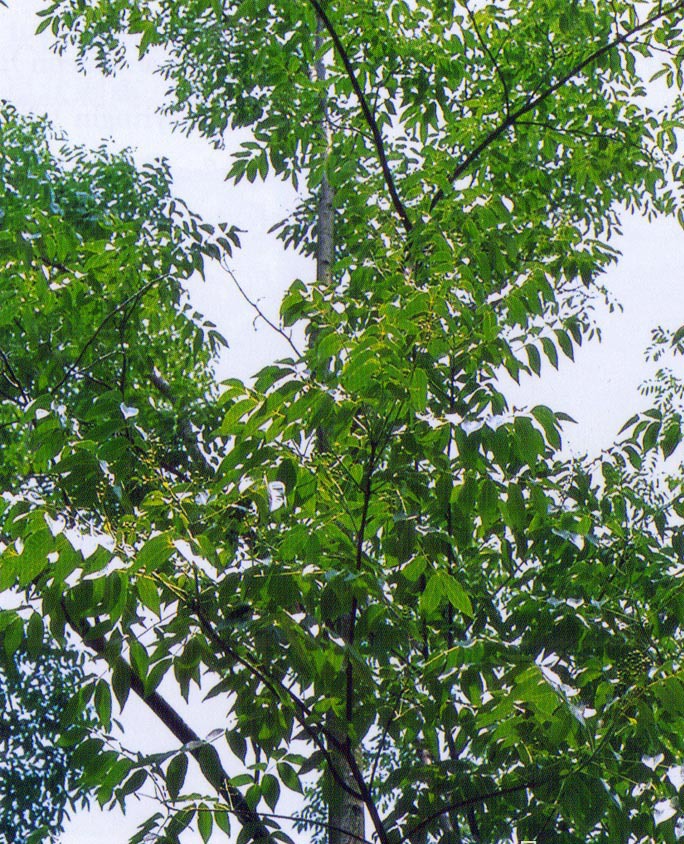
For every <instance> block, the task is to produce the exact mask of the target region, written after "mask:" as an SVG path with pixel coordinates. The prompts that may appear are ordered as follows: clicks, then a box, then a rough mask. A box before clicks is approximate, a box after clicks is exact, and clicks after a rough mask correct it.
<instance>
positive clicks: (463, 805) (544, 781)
mask: <svg viewBox="0 0 684 844" xmlns="http://www.w3.org/2000/svg"><path fill="white" fill-rule="evenodd" d="M552 777H553V775H552V774H551V773H549V772H548V771H547V772H545V773H544V775H543V777H542V776H539V777H538V778H536V779H534V778H533V779H529V780H525V781H524V782H520V783H516V784H515V785H509V786H507V787H506V788H495V789H492V790H491V791H485V792H483V793H482V794H478V795H476V796H473V797H465V798H464V799H463V800H455V801H454V802H453V803H449V804H447V805H446V806H443V807H442V808H441V809H437V810H436V811H434V812H431V813H430V814H429V815H428V816H427V817H425V818H423V820H422V821H420V822H419V823H417V824H416V825H415V826H412V827H411V828H410V829H409V830H407V831H406V833H404V837H405V838H406V839H409V838H411V837H412V836H414V835H415V834H416V833H417V832H421V831H422V830H424V829H425V828H426V827H428V826H429V825H430V824H431V823H432V822H433V821H436V820H438V818H441V817H442V815H446V814H448V813H450V812H457V811H458V810H459V809H467V808H469V807H470V806H475V805H476V804H477V803H483V802H484V801H485V800H491V799H492V798H494V797H505V796H506V795H508V794H517V792H519V791H525V790H527V789H528V788H535V787H536V786H539V785H548V783H549V781H550V780H551V779H552ZM563 778H564V777H563V776H561V777H560V779H563Z"/></svg>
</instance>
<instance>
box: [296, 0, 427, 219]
mask: <svg viewBox="0 0 684 844" xmlns="http://www.w3.org/2000/svg"><path fill="white" fill-rule="evenodd" d="M308 3H309V5H310V6H312V7H313V9H314V11H315V12H316V14H317V15H318V17H319V18H320V20H321V21H322V22H323V26H325V28H326V29H327V31H328V34H329V35H330V38H331V39H332V42H333V44H334V45H335V49H336V50H337V53H338V55H339V57H340V59H342V64H343V65H344V69H345V70H346V71H347V76H348V78H349V81H350V83H351V86H352V88H353V89H354V93H355V94H356V98H357V99H358V101H359V105H360V106H361V111H362V112H363V116H364V119H365V121H366V123H367V124H368V127H369V129H370V130H371V134H372V135H373V144H374V146H375V150H376V152H377V154H378V158H379V160H380V167H381V168H382V175H383V178H384V180H385V184H386V185H387V190H388V191H389V194H390V197H391V199H392V205H393V206H394V210H395V211H396V212H397V214H398V215H399V218H400V219H401V222H402V225H403V226H404V229H406V231H407V232H410V231H411V229H412V228H413V223H412V222H411V219H410V217H409V215H408V212H407V211H406V208H405V207H404V203H403V202H402V201H401V198H400V196H399V193H398V191H397V187H396V185H395V183H394V176H393V175H392V171H391V169H390V166H389V161H388V160H387V153H386V152H385V142H384V141H383V139H382V133H381V132H380V128H379V127H378V123H377V121H376V119H375V117H374V116H373V112H372V111H371V109H370V106H369V105H368V100H367V99H366V95H365V94H364V93H363V90H362V88H361V86H360V85H359V81H358V79H357V78H356V74H355V72H354V65H353V64H352V62H351V59H350V58H349V54H348V53H347V51H346V49H345V46H344V44H343V43H342V41H341V39H340V36H339V35H338V34H337V32H336V30H335V27H334V26H333V25H332V22H331V20H330V18H329V17H328V16H327V14H326V13H325V10H324V9H323V7H322V6H321V4H320V3H319V2H318V0H308Z"/></svg>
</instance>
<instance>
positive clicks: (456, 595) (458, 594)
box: [439, 572, 473, 618]
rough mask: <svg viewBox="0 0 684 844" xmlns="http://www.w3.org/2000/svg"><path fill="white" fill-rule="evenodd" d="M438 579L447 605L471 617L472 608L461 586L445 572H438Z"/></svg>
mask: <svg viewBox="0 0 684 844" xmlns="http://www.w3.org/2000/svg"><path fill="white" fill-rule="evenodd" d="M439 578H440V580H441V582H442V588H443V591H444V594H445V595H446V597H447V599H448V600H449V603H450V604H451V605H452V606H453V607H454V609H456V610H458V611H459V612H462V613H463V614H464V615H467V616H469V617H470V618H472V617H473V606H472V604H471V603H470V598H469V597H468V593H467V592H466V591H465V589H464V588H463V587H462V586H461V584H460V583H459V582H458V581H457V580H456V578H454V577H452V576H451V575H450V574H447V572H440V574H439Z"/></svg>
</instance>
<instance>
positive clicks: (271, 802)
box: [261, 774, 280, 811]
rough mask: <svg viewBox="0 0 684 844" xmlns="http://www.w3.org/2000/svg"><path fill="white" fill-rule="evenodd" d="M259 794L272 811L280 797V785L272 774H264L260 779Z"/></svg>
mask: <svg viewBox="0 0 684 844" xmlns="http://www.w3.org/2000/svg"><path fill="white" fill-rule="evenodd" d="M261 794H262V795H263V798H264V800H265V801H266V804H267V806H268V807H269V808H270V809H271V810H272V811H273V810H274V809H275V807H276V805H277V803H278V798H279V797H280V785H279V783H278V780H277V779H276V778H275V777H274V776H273V775H272V774H264V776H263V777H262V780H261Z"/></svg>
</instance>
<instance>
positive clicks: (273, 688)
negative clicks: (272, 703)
mask: <svg viewBox="0 0 684 844" xmlns="http://www.w3.org/2000/svg"><path fill="white" fill-rule="evenodd" d="M179 597H180V595H179ZM192 608H193V609H194V611H195V613H196V615H197V620H198V621H199V624H200V628H201V630H202V632H203V633H204V634H205V636H207V638H208V639H210V641H211V642H212V644H214V645H215V647H216V648H217V649H218V650H219V651H221V652H222V653H223V654H225V655H226V656H229V657H231V658H232V659H234V660H235V661H236V662H239V663H240V665H242V666H243V667H244V668H246V669H247V670H248V671H249V672H250V673H251V674H252V675H253V676H254V677H256V678H257V679H258V680H259V681H260V682H261V683H263V684H264V686H265V687H266V688H267V689H268V690H269V691H270V692H271V694H272V695H273V696H274V697H275V698H276V699H279V700H282V696H283V694H284V695H286V696H287V697H289V698H290V700H291V701H292V703H293V704H294V709H295V718H296V720H297V723H298V724H299V725H300V727H301V728H302V729H303V730H304V732H305V733H306V734H307V735H308V736H309V738H310V739H311V741H312V742H313V743H314V744H315V745H316V747H317V748H318V749H319V750H320V751H321V753H322V754H323V757H324V758H325V760H326V762H327V764H328V767H329V769H330V772H331V774H332V776H333V779H334V780H335V782H336V783H337V784H338V785H339V786H340V788H342V789H344V790H345V791H346V792H347V793H348V794H350V795H351V796H352V797H354V798H355V799H356V800H360V799H361V794H359V793H357V792H356V791H354V789H352V788H350V787H349V786H348V785H347V783H346V782H345V781H344V777H342V776H341V775H340V774H339V772H338V771H337V769H336V767H335V765H334V763H333V761H332V759H331V756H330V752H329V751H328V748H327V747H326V744H325V742H324V741H323V740H322V739H321V737H320V736H319V733H321V734H322V735H323V736H325V738H326V739H327V740H328V741H329V742H330V744H332V745H333V747H334V748H335V749H336V750H337V751H338V752H339V753H343V752H344V747H343V745H342V744H341V742H340V741H339V740H338V739H337V738H336V737H335V735H334V734H333V733H331V731H330V730H328V729H327V728H326V727H325V726H324V725H323V724H321V723H318V724H316V726H315V727H314V726H312V725H311V724H310V723H309V721H308V720H307V719H309V718H310V717H311V711H310V709H309V707H308V706H307V705H306V704H305V703H304V701H303V700H301V698H300V697H299V696H298V695H296V694H295V693H294V692H293V691H292V689H289V688H288V687H287V686H285V685H283V684H282V683H281V682H279V681H275V682H274V681H272V680H271V679H270V678H269V677H268V676H266V674H264V672H263V671H262V670H261V669H260V668H259V667H258V666H256V665H253V664H252V663H251V662H250V661H249V660H247V659H245V658H244V657H243V656H242V655H241V654H240V653H239V652H238V651H237V650H236V649H235V648H234V647H233V646H232V645H231V644H230V643H229V642H227V641H226V640H225V639H224V638H223V636H221V635H220V634H219V633H218V632H217V631H216V630H215V629H214V627H213V625H212V623H211V622H210V621H209V619H208V618H207V617H206V616H205V614H204V613H203V612H202V609H201V607H200V606H199V605H198V604H197V603H196V602H194V603H193V605H192Z"/></svg>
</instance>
